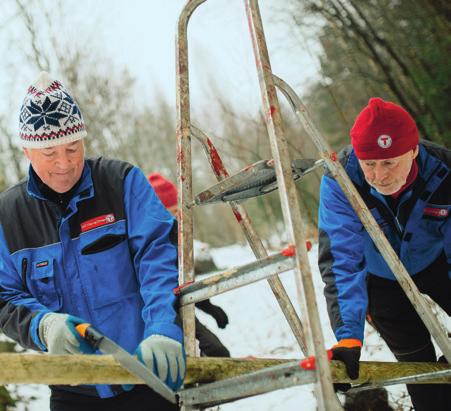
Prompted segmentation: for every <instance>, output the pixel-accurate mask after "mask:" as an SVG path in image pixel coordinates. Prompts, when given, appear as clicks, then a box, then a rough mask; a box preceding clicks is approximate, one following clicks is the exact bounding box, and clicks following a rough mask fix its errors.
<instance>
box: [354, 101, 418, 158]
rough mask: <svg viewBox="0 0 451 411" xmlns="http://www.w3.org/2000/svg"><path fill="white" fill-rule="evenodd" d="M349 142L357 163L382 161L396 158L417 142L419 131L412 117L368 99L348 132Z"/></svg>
mask: <svg viewBox="0 0 451 411" xmlns="http://www.w3.org/2000/svg"><path fill="white" fill-rule="evenodd" d="M350 135H351V143H352V147H353V148H354V151H355V154H356V156H357V158H358V159H360V160H382V159H387V158H393V157H398V156H400V155H402V154H405V153H407V152H408V151H410V150H413V149H414V148H415V147H416V146H417V145H418V143H419V134H418V128H417V125H416V123H415V120H414V119H413V118H412V116H411V115H410V114H409V113H408V112H407V111H406V110H404V109H403V108H402V107H400V106H398V105H396V104H394V103H390V102H388V101H384V100H382V99H381V98H379V97H376V98H370V100H369V102H368V105H367V106H366V107H365V108H364V109H363V110H362V111H361V112H360V113H359V115H358V116H357V118H356V120H355V123H354V125H353V126H352V129H351V133H350Z"/></svg>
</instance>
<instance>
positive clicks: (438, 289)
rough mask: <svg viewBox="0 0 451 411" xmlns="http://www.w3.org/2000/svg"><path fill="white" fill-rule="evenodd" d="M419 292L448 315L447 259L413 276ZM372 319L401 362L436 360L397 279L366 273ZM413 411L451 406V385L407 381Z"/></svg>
mask: <svg viewBox="0 0 451 411" xmlns="http://www.w3.org/2000/svg"><path fill="white" fill-rule="evenodd" d="M412 278H413V280H414V282H415V284H416V285H417V287H418V289H419V290H420V292H421V293H423V294H427V295H429V296H430V297H431V298H432V299H433V300H434V301H435V302H436V303H437V304H439V305H440V306H441V307H442V308H443V309H444V310H445V311H446V312H447V313H448V315H451V281H450V280H449V277H448V266H447V264H446V259H445V260H444V263H443V260H442V259H440V261H439V262H436V263H434V264H433V265H432V266H431V267H429V268H428V269H427V270H425V271H424V272H422V273H419V274H417V275H415V276H414V277H412ZM368 298H369V304H368V312H369V314H370V316H371V322H372V323H373V325H374V326H375V328H376V329H377V331H378V332H379V333H380V335H381V336H382V338H383V339H384V340H385V342H386V343H387V345H388V347H389V348H390V350H391V351H392V353H393V354H394V355H395V357H396V358H397V359H398V361H401V362H409V361H418V362H436V361H437V356H436V353H435V349H434V346H433V345H432V342H431V336H430V334H429V331H428V330H427V329H426V327H425V326H424V324H423V322H422V321H421V319H420V317H419V316H418V314H417V313H416V311H415V309H414V308H413V306H412V304H411V303H410V301H409V300H408V298H407V297H406V295H405V293H404V291H403V290H402V288H401V287H400V285H399V283H398V282H397V281H391V280H386V279H384V278H380V277H377V276H374V275H369V276H368ZM407 390H408V391H409V394H410V397H411V400H412V404H413V406H414V408H415V410H416V411H423V410H425V411H435V410H449V409H451V408H450V407H451V405H450V404H451V384H408V385H407Z"/></svg>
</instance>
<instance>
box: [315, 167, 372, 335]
mask: <svg viewBox="0 0 451 411" xmlns="http://www.w3.org/2000/svg"><path fill="white" fill-rule="evenodd" d="M318 224H319V252H318V265H319V268H320V272H321V276H322V278H323V281H324V283H325V287H324V295H325V297H326V302H327V310H328V313H329V318H330V322H331V325H332V328H333V330H334V333H335V336H336V338H337V340H341V339H344V338H357V339H359V340H361V341H363V331H364V326H365V315H366V310H367V306H368V296H367V290H366V264H365V257H364V235H365V234H364V228H363V225H362V223H361V222H360V220H359V218H358V216H357V214H356V213H355V212H354V209H353V208H352V206H351V204H350V203H349V202H348V200H347V198H346V196H345V195H344V193H343V191H342V190H341V188H340V186H339V185H338V183H337V182H336V181H335V180H334V179H332V178H331V177H329V176H327V175H326V176H324V177H323V178H322V181H321V187H320V205H319V217H318Z"/></svg>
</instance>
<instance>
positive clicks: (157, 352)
mask: <svg viewBox="0 0 451 411" xmlns="http://www.w3.org/2000/svg"><path fill="white" fill-rule="evenodd" d="M136 354H137V356H138V358H139V360H140V361H141V362H142V363H143V364H144V365H145V366H146V367H147V368H150V369H151V370H152V371H153V372H154V373H155V374H156V375H157V376H158V377H159V378H160V380H162V381H163V382H164V383H165V384H166V385H167V386H168V387H170V388H171V389H173V390H174V391H175V390H178V389H179V388H180V387H181V385H182V383H183V380H184V378H185V369H186V368H185V357H186V355H185V350H184V349H183V346H182V344H180V343H179V342H178V341H175V340H173V339H172V338H169V337H166V336H164V335H159V334H154V335H151V336H150V337H147V338H146V339H145V340H144V341H142V342H141V344H139V346H138V348H137V350H136Z"/></svg>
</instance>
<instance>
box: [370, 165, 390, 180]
mask: <svg viewBox="0 0 451 411" xmlns="http://www.w3.org/2000/svg"><path fill="white" fill-rule="evenodd" d="M373 172H374V180H375V181H382V180H384V179H385V178H386V177H387V169H386V168H385V167H384V166H382V165H379V164H376V166H375V167H374V170H373Z"/></svg>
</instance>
